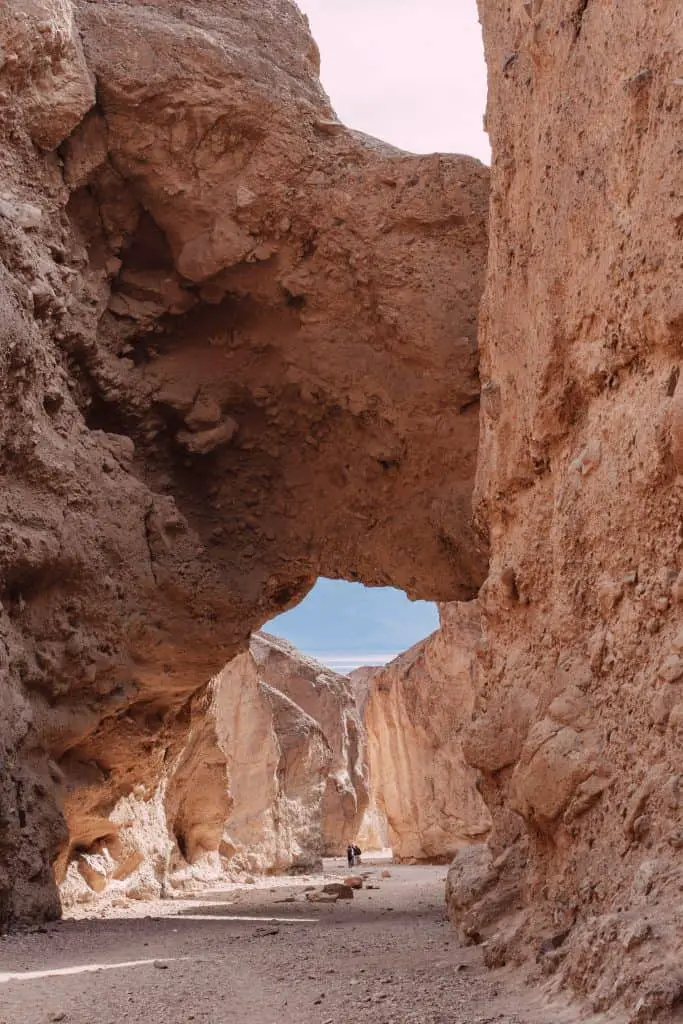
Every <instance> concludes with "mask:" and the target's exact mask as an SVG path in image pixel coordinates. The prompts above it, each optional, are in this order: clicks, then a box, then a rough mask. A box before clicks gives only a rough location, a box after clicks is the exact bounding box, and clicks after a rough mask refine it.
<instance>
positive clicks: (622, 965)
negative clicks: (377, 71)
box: [450, 0, 683, 1021]
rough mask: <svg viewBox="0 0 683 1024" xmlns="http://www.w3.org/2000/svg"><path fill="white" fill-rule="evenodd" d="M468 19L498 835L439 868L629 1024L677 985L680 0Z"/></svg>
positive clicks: (667, 1001)
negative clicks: (485, 257) (484, 240)
mask: <svg viewBox="0 0 683 1024" xmlns="http://www.w3.org/2000/svg"><path fill="white" fill-rule="evenodd" d="M480 13H481V18H482V22H483V27H484V37H485V44H486V55H487V62H488V67H489V85H490V96H489V107H488V114H487V123H488V129H489V132H490V135H491V139H492V144H493V153H494V166H493V176H492V197H491V243H490V256H489V269H488V278H487V286H486V292H485V300H484V306H483V311H482V316H481V348H482V353H481V378H482V437H481V446H480V454H479V462H478V477H477V494H476V509H477V516H478V521H479V523H480V526H481V529H482V531H484V533H485V535H486V537H487V538H488V539H489V541H490V547H491V563H490V574H489V578H488V580H487V582H486V583H485V585H484V587H483V590H482V593H481V604H482V609H483V616H484V637H485V642H484V644H483V645H482V647H481V649H480V654H479V657H478V678H479V684H478V685H479V693H478V695H477V700H476V705H475V717H474V721H473V724H472V726H471V730H470V732H469V736H468V739H467V741H466V744H465V753H466V756H467V757H468V760H469V762H470V764H472V765H473V766H475V767H477V768H478V769H480V770H481V771H482V773H483V775H484V786H483V792H484V794H485V796H486V798H487V802H488V804H489V807H490V808H491V810H492V812H493V817H494V833H493V837H492V840H491V844H490V846H489V852H488V853H486V851H485V850H484V851H483V852H481V851H480V854H478V856H479V857H480V859H479V862H478V868H477V870H478V871H479V881H480V885H479V886H476V885H474V886H473V885H469V883H468V882H467V879H466V875H467V872H468V871H469V870H470V867H471V866H472V865H471V864H470V866H469V867H467V865H466V864H465V857H464V856H463V858H460V860H459V861H458V862H457V863H456V866H455V868H454V874H453V877H452V885H451V886H450V896H451V907H452V910H453V913H454V916H455V917H456V918H459V917H461V916H462V914H464V913H466V912H467V913H469V910H467V908H468V907H469V908H470V909H471V908H472V907H475V906H476V905H479V906H481V907H482V908H483V911H484V912H483V916H482V917H481V919H480V921H479V925H480V926H479V927H477V920H476V914H475V915H474V918H473V920H471V921H470V924H471V926H472V928H473V930H474V931H475V932H476V931H480V932H481V931H483V925H484V924H486V925H489V924H490V921H491V917H490V915H489V913H488V910H487V909H486V908H487V907H488V908H489V909H490V906H491V901H490V900H488V899H487V896H486V894H488V895H489V896H490V897H491V898H492V899H493V898H495V894H496V892H500V890H501V887H504V886H509V887H510V888H509V892H510V893H512V892H513V891H515V892H516V894H517V898H516V899H512V900H508V901H507V902H505V901H503V902H502V903H501V904H500V906H499V910H500V909H501V908H502V907H504V909H506V910H507V911H514V910H515V909H516V907H517V908H518V907H519V906H522V905H523V906H524V907H525V910H524V911H523V912H522V913H521V914H519V913H518V914H517V919H516V922H515V924H514V927H513V926H512V925H510V927H509V930H508V934H507V937H506V936H503V937H502V938H500V939H499V941H497V942H496V943H494V944H490V945H489V952H488V955H489V956H490V958H491V959H492V961H494V962H503V961H504V960H505V959H506V958H510V957H514V956H516V955H518V954H519V952H520V950H524V949H526V950H527V951H528V950H529V949H531V950H532V951H533V952H534V953H538V956H539V963H540V965H541V966H542V967H543V969H544V970H547V971H548V972H550V973H552V972H555V971H556V972H558V974H557V976H558V978H559V979H560V980H566V979H569V980H570V981H571V982H572V984H574V985H575V986H577V987H578V989H579V990H580V991H581V992H583V993H586V994H588V995H590V997H591V999H592V1002H593V1005H594V1007H595V1009H601V1008H606V1007H608V1006H609V1005H610V1004H612V1003H613V1002H614V1001H615V1000H618V999H621V998H623V999H625V1000H626V1002H627V1003H628V1004H629V1005H630V1007H631V1012H632V1014H633V1017H632V1019H633V1020H634V1021H643V1020H647V1019H650V1017H651V1016H652V1015H656V1014H657V1013H664V1014H667V1013H668V1012H670V1011H671V1009H672V1007H673V1006H674V1005H677V1004H678V1003H679V1002H680V999H681V993H682V992H683V988H682V987H681V982H680V975H679V974H678V967H677V963H679V962H680V951H681V947H680V931H681V917H680V911H679V900H678V895H675V894H677V893H678V891H679V889H680V885H681V883H682V882H683V876H681V867H680V857H679V855H678V853H677V852H676V851H677V849H678V847H679V845H680V841H681V839H680V837H681V829H682V828H683V798H682V797H681V793H680V782H681V776H680V747H679V733H680V730H679V718H680V708H681V703H680V702H681V699H682V693H681V692H679V691H680V690H681V687H682V686H683V660H681V659H682V656H683V651H682V647H683V636H682V635H681V621H682V618H681V579H683V576H682V575H681V573H682V571H683V534H682V529H681V522H682V512H683V506H682V501H681V499H682V497H683V491H682V483H683V476H682V471H683V466H682V465H681V458H680V452H681V443H680V433H681V432H680V422H681V416H680V407H681V383H680V379H679V378H680V363H681V356H682V355H683V304H682V299H683V291H682V290H681V287H680V281H681V205H680V204H681V160H680V155H681V154H680V140H681V138H682V137H683V117H682V111H683V88H682V87H681V78H680V75H681V66H682V65H681V61H682V59H683V21H682V17H683V14H682V12H681V8H680V5H679V4H678V3H676V2H674V0H656V2H654V3H650V4H647V5H635V6H633V7H628V9H626V8H623V7H616V6H611V5H609V4H603V3H598V2H592V0H589V2H588V3H586V2H585V0H584V2H582V3H576V4H570V3H564V2H560V0H543V2H541V0H534V2H529V3H527V2H522V0H514V2H513V3H511V4H509V5H507V7H505V8H503V7H500V6H499V5H491V4H486V3H483V2H482V3H481V4H480ZM515 836H517V837H518V838H517V839H515ZM469 856H472V855H471V854H470V855H469ZM511 865H513V866H514V872H517V883H516V884H514V885H513V884H512V874H514V872H512V868H511ZM525 865H526V866H525ZM511 872H512V873H511ZM470 877H471V876H470ZM463 880H464V881H463ZM468 887H469V895H467V890H468ZM544 940H545V941H544ZM529 944H531V945H529Z"/></svg>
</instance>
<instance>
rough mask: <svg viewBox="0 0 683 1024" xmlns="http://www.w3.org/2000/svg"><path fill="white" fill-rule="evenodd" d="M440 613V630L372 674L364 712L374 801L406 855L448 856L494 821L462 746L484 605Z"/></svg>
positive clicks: (396, 849) (397, 851) (396, 847)
mask: <svg viewBox="0 0 683 1024" xmlns="http://www.w3.org/2000/svg"><path fill="white" fill-rule="evenodd" d="M440 615H441V628H440V630H438V631H437V632H436V633H434V634H433V635H432V636H431V637H428V638H427V639H426V640H423V641H422V642H421V643H419V644H417V645H416V646H414V647H412V648H411V649H410V650H409V651H406V653H405V654H402V655H400V656H399V657H398V658H396V659H395V660H394V661H393V662H391V664H390V665H388V666H387V667H386V668H385V669H382V670H380V671H379V672H377V673H376V674H375V675H374V676H373V677H372V680H371V684H370V694H369V698H368V701H367V706H366V710H365V725H366V731H367V742H368V767H369V773H370V784H371V794H372V799H373V802H374V803H375V804H376V805H377V806H378V808H379V809H380V810H381V811H382V812H383V814H384V815H385V817H386V821H387V825H388V842H389V846H390V847H391V848H392V850H393V853H394V857H396V858H397V859H399V860H404V861H420V860H438V861H447V860H450V859H451V858H452V857H453V856H454V854H455V853H456V851H457V850H458V849H459V848H460V847H462V846H463V845H466V844H468V843H471V842H473V841H477V840H479V841H481V840H482V839H483V838H485V837H486V835H487V833H488V831H489V828H490V825H491V819H490V816H489V812H488V810H487V808H486V805H485V804H484V801H483V800H482V798H481V796H480V794H479V792H478V790H477V785H476V783H477V772H476V771H474V770H473V769H472V768H471V767H470V766H469V765H467V764H466V763H465V759H464V756H463V751H462V739H463V730H464V727H465V725H466V723H467V722H468V721H469V718H470V715H471V712H472V708H473V706H474V698H475V690H474V685H473V678H472V665H473V661H474V657H475V647H476V644H477V642H478V641H479V637H480V623H479V617H480V613H479V608H478V605H477V602H471V603H469V604H460V603H453V604H448V605H443V606H442V607H441V610H440Z"/></svg>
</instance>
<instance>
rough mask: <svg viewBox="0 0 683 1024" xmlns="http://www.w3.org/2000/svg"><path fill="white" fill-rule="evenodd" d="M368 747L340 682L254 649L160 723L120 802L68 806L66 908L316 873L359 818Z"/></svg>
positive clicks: (277, 647)
mask: <svg viewBox="0 0 683 1024" xmlns="http://www.w3.org/2000/svg"><path fill="white" fill-rule="evenodd" d="M364 747H365V743H364V734H363V729H362V725H361V723H360V719H359V716H358V714H357V712H356V709H355V704H354V700H353V695H352V692H351V686H350V683H349V681H348V680H347V679H346V678H345V677H343V676H337V675H335V673H333V672H330V670H329V669H326V668H325V667H324V666H323V665H320V664H318V663H317V662H315V661H313V660H312V659H311V658H307V657H305V656H304V655H300V654H299V652H298V651H296V650H295V649H294V648H292V647H291V646H290V645H289V644H287V643H285V642H284V641H282V640H279V639H278V638H276V637H271V636H268V635H267V634H258V635H256V636H254V637H253V638H252V641H251V644H250V649H249V651H246V652H244V653H242V654H239V655H238V656H237V657H236V658H233V659H232V661H231V662H230V664H229V665H228V666H227V667H226V668H225V669H223V671H222V672H220V673H219V674H218V675H217V676H216V677H215V678H214V679H213V680H212V681H211V682H210V684H209V685H208V687H206V688H205V689H204V690H203V691H201V692H200V693H198V694H197V695H196V696H194V697H192V698H191V699H190V701H188V703H187V704H186V705H185V707H184V708H183V709H182V710H181V712H180V713H178V715H177V716H176V717H175V720H174V721H172V720H171V719H170V717H169V718H168V719H167V722H166V729H165V732H164V734H163V735H161V736H160V737H159V738H158V740H157V743H156V745H155V751H154V755H155V756H154V757H152V758H150V759H149V760H148V763H147V765H146V766H145V767H144V768H143V769H142V770H139V771H138V782H137V784H136V785H135V787H134V788H133V789H132V791H131V792H129V793H126V794H125V795H123V796H119V797H118V799H115V797H113V795H112V794H108V793H106V789H105V786H104V782H103V780H102V779H101V778H98V777H96V776H95V777H93V779H92V781H91V785H90V786H86V785H81V786H79V787H77V788H74V789H73V790H72V791H71V792H70V793H68V794H67V795H66V797H65V805H64V810H65V816H66V823H67V827H68V831H69V835H70V837H71V839H70V843H69V845H67V846H65V847H64V849H63V851H62V854H61V856H60V858H59V860H58V862H57V866H56V873H57V878H58V881H59V882H60V887H61V897H62V902H63V903H65V904H73V903H75V902H89V901H92V900H93V899H94V898H95V895H96V894H97V895H100V894H102V895H103V896H104V897H106V898H107V899H108V900H112V899H114V900H116V899H122V898H124V897H126V898H133V899H151V898H154V897H159V896H163V895H169V894H173V893H177V892H182V891H187V890H191V889H197V888H201V887H203V886H205V885H207V884H214V885H215V884H216V883H217V882H220V881H225V880H231V879H237V878H241V877H244V875H245V873H246V874H271V873H275V872H298V871H306V870H307V871H311V870H319V869H320V868H321V864H322V857H323V856H324V855H326V854H329V853H340V852H342V847H343V846H344V845H345V841H348V839H347V837H353V836H355V833H356V829H357V827H358V825H359V823H360V820H361V818H362V815H363V812H364V810H365V807H366V806H367V782H366V769H365V762H364ZM112 799H115V803H114V806H113V807H112V808H109V809H107V804H108V803H110V802H111V800H112Z"/></svg>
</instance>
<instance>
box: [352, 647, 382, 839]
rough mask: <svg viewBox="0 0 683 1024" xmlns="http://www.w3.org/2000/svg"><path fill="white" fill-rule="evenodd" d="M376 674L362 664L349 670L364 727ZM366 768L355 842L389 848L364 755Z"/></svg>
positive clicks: (374, 668)
mask: <svg viewBox="0 0 683 1024" xmlns="http://www.w3.org/2000/svg"><path fill="white" fill-rule="evenodd" d="M376 675H377V668H376V667H374V666H367V665H365V666H362V667H361V668H356V669H354V670H353V672H349V676H348V678H349V679H350V680H351V685H352V687H353V692H354V695H355V700H356V708H357V709H358V714H359V716H360V720H361V722H362V723H363V727H364V728H365V712H366V709H367V705H368V700H369V699H370V692H371V689H372V680H373V677H374V676H376ZM366 770H367V772H368V781H369V793H368V806H367V807H366V809H365V812H364V814H363V817H362V819H361V822H360V825H359V826H358V830H357V832H356V836H355V839H356V843H357V844H358V845H359V846H360V848H361V850H364V851H369V850H375V851H378V850H387V849H389V829H388V826H387V819H386V815H385V814H384V811H382V810H381V808H380V807H379V806H378V805H377V795H376V793H375V790H374V788H373V786H372V780H371V779H370V762H369V756H368V755H366Z"/></svg>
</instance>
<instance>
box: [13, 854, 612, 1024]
mask: <svg viewBox="0 0 683 1024" xmlns="http://www.w3.org/2000/svg"><path fill="white" fill-rule="evenodd" d="M344 867H345V865H344V864H343V863H342V862H341V861H328V862H326V865H325V881H331V880H339V879H340V878H343V877H344V874H345V873H346V872H345V870H344ZM387 869H388V870H390V872H391V877H390V878H382V877H381V873H382V871H383V870H387ZM357 870H358V871H359V873H360V872H372V873H371V874H370V876H369V877H368V879H367V883H368V884H369V885H372V886H377V888H372V889H368V888H366V889H363V890H362V891H359V892H356V895H355V898H354V899H353V900H352V901H339V902H338V903H335V904H331V905H324V904H317V905H316V904H314V903H309V902H308V901H307V900H306V897H305V891H304V890H305V889H306V888H307V887H309V886H312V885H316V886H318V885H320V883H321V881H322V879H321V878H320V877H317V878H312V877H300V878H296V879H292V878H286V879H283V878H279V879H265V880H259V881H257V882H256V884H255V885H250V886H245V887H230V888H226V889H222V890H220V891H219V890H215V891H212V892H210V893H207V892H203V893H201V894H198V895H197V896H196V897H195V898H192V899H183V900H164V901H160V902H158V903H153V904H149V903H144V904H134V903H133V902H132V901H131V902H128V901H127V902H126V904H125V905H123V904H122V905H120V906H118V907H110V908H107V910H106V911H100V912H99V913H103V914H104V916H102V917H83V916H81V915H82V914H84V913H87V912H88V911H84V910H80V911H79V912H77V915H76V916H72V917H71V918H69V919H65V920H63V921H61V922H58V923H55V924H52V925H48V926H45V927H42V928H39V929H37V930H35V931H34V932H32V933H30V934H23V935H14V936H6V937H4V938H2V939H0V1024H47V1022H50V1021H61V1022H64V1024H95V1022H97V1024H121V1022H122V1021H125V1022H128V1024H142V1022H144V1024H188V1022H194V1024H224V1022H231V1024H232V1022H246V1021H248V1022H250V1024H276V1022H280V1021H285V1022H287V1024H349V1022H356V1024H363V1022H370V1021H372V1022H373V1024H489V1022H491V1024H492V1022H496V1024H550V1022H551V1021H552V1022H553V1024H570V1022H572V1024H574V1022H576V1024H578V1022H581V1024H588V1022H595V1024H597V1022H598V1021H603V1020H605V1018H603V1017H598V1016H592V1015H590V1014H588V1013H586V1012H585V1011H581V1010H579V1009H576V1008H567V1007H564V1008H563V1007H558V1006H557V1005H551V1004H550V1003H549V1002H547V1001H545V1000H544V998H543V996H542V994H541V993H539V992H538V991H536V992H534V991H533V990H531V989H528V988H526V989H524V988H520V987H519V985H518V984H515V983H513V981H512V980H511V979H510V978H509V977H508V976H507V975H506V974H505V973H504V972H490V971H487V970H486V969H485V968H484V966H483V964H482V961H481V951H480V950H479V949H477V948H467V949H464V948H461V947H459V945H458V942H457V940H456V938H455V936H454V934H453V932H452V930H451V927H450V925H449V923H448V921H447V919H446V916H445V913H444V905H443V879H444V874H445V869H444V868H443V867H431V866H418V867H412V866H396V865H391V866H390V865H388V864H386V863H382V862H381V861H375V862H368V863H367V864H365V865H363V866H362V867H361V868H358V869H357ZM89 912H90V913H92V910H90V911H89ZM613 1019H614V1018H612V1020H613Z"/></svg>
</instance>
